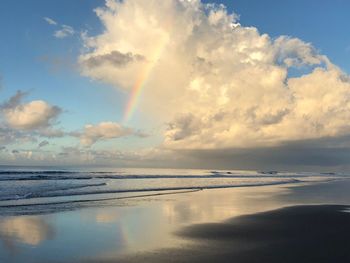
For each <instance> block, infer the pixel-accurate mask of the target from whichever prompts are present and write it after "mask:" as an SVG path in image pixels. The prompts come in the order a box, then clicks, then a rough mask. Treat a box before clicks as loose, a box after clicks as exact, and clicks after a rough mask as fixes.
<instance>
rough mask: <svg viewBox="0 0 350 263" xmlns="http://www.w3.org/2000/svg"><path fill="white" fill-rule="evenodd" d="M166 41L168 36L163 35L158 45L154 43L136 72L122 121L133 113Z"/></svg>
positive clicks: (124, 121) (127, 119) (125, 120)
mask: <svg viewBox="0 0 350 263" xmlns="http://www.w3.org/2000/svg"><path fill="white" fill-rule="evenodd" d="M167 43H168V37H167V36H164V37H163V38H162V39H161V40H160V41H159V42H158V45H156V47H155V49H154V52H153V54H151V56H150V57H148V58H147V61H146V63H145V67H144V68H143V69H142V70H141V71H140V73H139V74H138V76H137V78H136V81H135V84H134V86H133V87H132V90H131V92H130V95H129V100H128V103H127V104H126V107H125V110H124V116H123V122H122V123H124V124H125V123H127V122H128V121H129V120H130V118H131V117H132V115H133V114H134V112H135V110H136V108H137V105H138V102H139V100H140V97H141V94H142V91H143V90H144V88H145V86H146V83H147V80H148V79H149V78H150V75H151V73H152V69H153V68H154V67H155V65H156V64H157V62H158V61H159V59H160V57H161V54H162V53H163V50H164V48H165V46H166V44H167Z"/></svg>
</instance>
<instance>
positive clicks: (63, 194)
mask: <svg viewBox="0 0 350 263" xmlns="http://www.w3.org/2000/svg"><path fill="white" fill-rule="evenodd" d="M302 182H305V181H301V180H297V179H290V180H284V181H275V182H264V183H247V184H227V185H206V186H202V185H195V186H179V187H153V188H136V189H104V190H95V191H80V192H57V191H60V190H72V189H74V187H75V188H85V187H90V186H100V185H104V184H105V183H102V184H98V185H83V186H72V187H70V188H69V189H68V188H67V189H54V190H51V191H50V192H48V191H47V192H37V193H27V194H25V195H22V196H18V195H17V196H16V197H7V198H6V199H4V198H1V201H9V200H20V199H32V198H49V197H68V196H83V195H99V194H118V193H135V192H162V191H183V190H204V189H219V188H238V187H254V186H269V185H282V184H290V183H302ZM0 207H1V206H0Z"/></svg>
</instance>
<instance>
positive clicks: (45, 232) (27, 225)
mask: <svg viewBox="0 0 350 263" xmlns="http://www.w3.org/2000/svg"><path fill="white" fill-rule="evenodd" d="M54 236H55V231H54V228H53V227H52V226H51V225H50V224H48V222H46V221H45V220H44V219H43V218H41V217H33V216H30V217H8V218H4V219H0V239H2V240H3V241H4V242H5V243H6V244H9V243H12V244H13V243H15V242H21V243H25V244H28V245H34V246H35V245H38V244H40V243H41V242H42V241H44V240H47V239H52V238H53V237H54Z"/></svg>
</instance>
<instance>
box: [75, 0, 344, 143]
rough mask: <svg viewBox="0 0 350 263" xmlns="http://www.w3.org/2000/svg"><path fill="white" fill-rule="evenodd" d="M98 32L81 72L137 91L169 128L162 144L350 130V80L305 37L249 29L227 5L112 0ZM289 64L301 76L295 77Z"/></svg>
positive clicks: (88, 42) (269, 139) (274, 139)
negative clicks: (142, 77) (140, 87)
mask: <svg viewBox="0 0 350 263" xmlns="http://www.w3.org/2000/svg"><path fill="white" fill-rule="evenodd" d="M96 14H97V16H98V17H99V19H100V20H101V22H102V23H103V25H104V31H103V33H101V34H100V35H96V36H92V37H88V36H85V38H84V41H85V46H86V48H87V50H86V52H85V53H84V54H82V55H81V56H80V58H79V61H80V64H81V69H82V74H84V75H86V76H88V77H90V78H92V79H96V80H100V81H104V82H107V83H110V84H113V85H115V86H116V87H117V88H120V89H124V90H130V89H131V88H132V87H133V85H134V83H135V82H136V81H137V80H138V79H139V76H140V75H142V74H144V71H145V68H147V69H149V68H151V70H149V73H148V72H147V73H148V74H147V78H146V81H145V83H144V91H143V96H142V99H141V102H140V105H139V107H140V108H142V110H145V111H146V112H147V113H148V114H150V115H153V116H154V118H155V119H158V120H159V119H160V120H162V121H163V122H164V123H167V129H166V131H165V134H164V138H165V139H164V145H165V146H166V147H169V148H172V149H214V148H230V147H258V146H272V145H278V144H281V143H283V142H286V141H295V140H305V139H317V138H323V137H335V136H344V135H349V134H350V127H349V121H348V120H349V119H350V107H349V101H350V81H349V77H348V76H347V75H346V74H345V73H343V72H342V71H341V70H340V69H339V68H337V67H336V66H335V65H333V64H332V63H331V62H330V61H329V60H328V59H327V57H326V56H323V55H321V54H319V53H318V52H317V50H315V48H314V47H313V46H312V45H311V44H309V43H305V42H303V41H302V40H300V39H297V38H291V37H287V36H280V37H278V38H276V39H272V38H271V37H269V36H268V35H267V34H261V33H259V32H258V30H257V28H255V27H244V26H241V25H240V24H239V23H238V21H237V15H235V14H230V13H228V12H227V10H226V9H225V7H224V6H222V5H213V4H203V3H201V2H200V1H196V0H194V1H185V0H164V1H158V0H149V1H138V0H125V1H113V0H108V1H106V5H105V7H101V8H98V9H97V10H96ZM291 68H294V69H297V70H298V71H299V72H302V73H303V74H300V75H299V76H296V77H290V74H288V72H289V71H290V69H291Z"/></svg>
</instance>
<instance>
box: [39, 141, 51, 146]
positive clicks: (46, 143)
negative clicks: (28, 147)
mask: <svg viewBox="0 0 350 263" xmlns="http://www.w3.org/2000/svg"><path fill="white" fill-rule="evenodd" d="M49 144H50V143H49V142H48V141H47V140H43V141H42V142H40V143H39V144H38V147H39V148H41V147H44V146H46V145H49Z"/></svg>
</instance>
